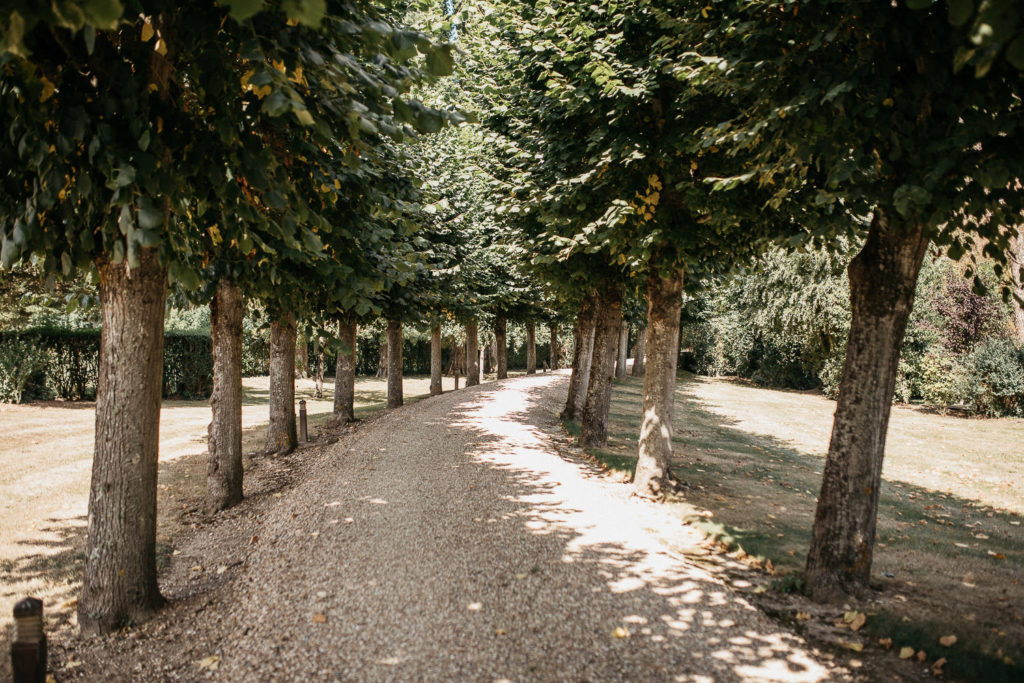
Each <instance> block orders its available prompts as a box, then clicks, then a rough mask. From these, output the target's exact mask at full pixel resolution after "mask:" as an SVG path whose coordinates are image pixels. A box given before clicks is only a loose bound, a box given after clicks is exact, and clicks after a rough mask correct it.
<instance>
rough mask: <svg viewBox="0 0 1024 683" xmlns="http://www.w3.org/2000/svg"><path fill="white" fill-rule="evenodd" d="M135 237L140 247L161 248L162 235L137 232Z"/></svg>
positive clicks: (145, 231)
mask: <svg viewBox="0 0 1024 683" xmlns="http://www.w3.org/2000/svg"><path fill="white" fill-rule="evenodd" d="M134 237H135V241H136V243H138V245H139V246H140V247H146V248H155V247H159V246H160V235H158V234H157V233H155V232H153V231H152V230H137V231H136V232H135V235H134Z"/></svg>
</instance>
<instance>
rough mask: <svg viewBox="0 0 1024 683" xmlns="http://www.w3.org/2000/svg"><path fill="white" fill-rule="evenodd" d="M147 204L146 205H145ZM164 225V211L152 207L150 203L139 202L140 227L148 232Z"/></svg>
mask: <svg viewBox="0 0 1024 683" xmlns="http://www.w3.org/2000/svg"><path fill="white" fill-rule="evenodd" d="M144 204H145V205H144ZM163 225H164V212H163V210H161V209H159V208H157V207H155V206H152V205H151V204H150V203H149V202H148V201H147V202H141V201H140V202H139V227H141V228H145V229H146V230H154V229H156V228H162V227H163Z"/></svg>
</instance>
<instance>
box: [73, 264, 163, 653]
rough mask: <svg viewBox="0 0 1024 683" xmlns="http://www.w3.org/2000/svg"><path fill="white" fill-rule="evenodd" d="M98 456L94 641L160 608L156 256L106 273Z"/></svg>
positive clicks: (88, 551) (92, 556)
mask: <svg viewBox="0 0 1024 683" xmlns="http://www.w3.org/2000/svg"><path fill="white" fill-rule="evenodd" d="M99 273H100V285H99V293H100V304H101V306H102V315H103V327H102V332H101V333H100V359H99V380H98V383H97V388H96V435H95V444H96V451H95V456H94V458H93V465H92V483H91V486H90V490H89V532H88V537H87V539H86V545H85V570H84V574H83V577H82V594H81V597H80V598H79V601H78V623H79V624H80V626H81V629H82V632H83V633H87V634H93V633H102V632H109V631H113V630H116V629H118V628H120V627H121V626H123V625H124V624H126V623H128V622H139V621H142V620H144V619H145V617H146V616H148V615H149V614H150V613H151V612H152V611H153V610H155V609H157V608H158V607H160V605H161V604H162V603H163V598H162V597H161V596H160V591H159V589H158V587H157V582H156V482H157V459H158V444H159V432H160V397H161V392H162V389H163V386H162V385H163V381H162V372H163V349H164V302H165V300H166V294H167V270H166V268H165V267H164V266H162V265H161V264H160V262H159V258H158V256H157V253H156V251H155V250H153V249H142V250H141V253H140V256H139V265H138V267H136V268H129V267H128V265H127V263H120V264H113V263H110V262H104V263H101V264H100V265H99Z"/></svg>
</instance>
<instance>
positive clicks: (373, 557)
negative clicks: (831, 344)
mask: <svg viewBox="0 0 1024 683" xmlns="http://www.w3.org/2000/svg"><path fill="white" fill-rule="evenodd" d="M565 387H566V375H565V374H564V373H553V374H547V375H534V376H528V377H522V378H517V379H512V380H508V381H503V382H498V383H489V384H484V385H481V386H478V387H473V388H470V389H464V390H462V391H458V392H455V393H449V394H445V395H444V396H441V397H437V398H431V399H428V400H424V401H421V402H419V403H416V404H413V405H410V406H407V407H405V408H402V409H400V410H397V411H394V412H393V413H391V414H389V415H386V416H384V417H382V418H380V419H377V420H375V421H373V422H372V423H370V424H367V425H364V426H363V427H362V428H360V429H357V430H356V431H354V432H353V433H351V434H349V435H347V436H345V437H343V438H342V440H341V441H339V442H338V443H336V444H334V445H333V446H330V447H329V448H327V449H325V450H324V451H323V452H322V453H321V454H320V455H318V456H316V457H317V458H318V459H317V460H316V461H314V462H310V463H309V464H308V468H309V471H308V474H307V475H306V476H305V478H304V479H303V480H302V481H301V482H300V483H298V484H297V485H296V486H295V487H294V488H292V489H290V490H288V491H287V492H285V493H283V494H281V497H280V498H268V499H267V500H268V501H269V502H267V504H266V505H265V506H263V507H262V508H260V507H259V506H256V507H253V508H251V509H249V510H248V511H246V510H245V509H244V508H245V506H242V507H243V510H242V511H241V512H239V513H237V514H235V515H234V516H233V517H228V518H226V519H224V520H220V521H218V522H217V523H216V524H214V525H213V527H212V528H211V529H210V530H203V531H201V532H199V533H198V534H196V538H195V539H194V540H193V541H191V542H190V543H186V544H185V545H184V546H182V548H181V549H180V552H181V554H182V555H181V556H180V557H175V558H174V565H175V566H172V567H171V568H170V570H169V572H168V573H169V574H170V575H172V576H179V577H181V576H186V577H188V576H189V567H188V565H191V564H192V563H196V566H197V567H198V569H196V567H192V568H191V570H192V573H193V574H201V575H202V576H204V577H207V576H208V578H206V579H205V580H206V581H207V582H208V586H207V587H206V589H204V591H205V592H204V591H200V592H199V597H195V596H196V595H197V593H196V591H195V590H194V588H195V584H194V583H193V584H192V586H193V588H192V589H190V590H188V591H186V590H185V589H184V588H181V587H180V586H185V585H187V582H185V583H181V584H174V582H173V580H172V581H171V584H172V585H168V586H165V588H164V590H165V592H166V593H168V594H169V595H170V596H171V597H172V598H173V597H175V596H174V593H175V591H176V590H181V591H182V596H183V597H184V596H185V595H187V594H188V593H189V592H191V593H192V595H193V597H189V598H185V599H184V600H182V601H179V602H178V603H177V604H176V605H175V607H173V608H172V609H171V610H169V611H168V612H167V613H164V614H162V615H161V616H159V617H157V619H155V620H154V622H151V623H150V624H147V625H146V626H145V627H144V628H142V629H140V633H139V634H138V638H137V641H136V642H135V643H131V644H125V641H127V640H128V639H125V638H123V637H121V638H119V639H110V640H108V641H106V644H105V645H102V646H101V645H96V646H89V647H88V648H87V650H88V651H86V650H83V651H82V652H81V656H83V657H85V658H86V660H93V659H94V658H107V659H106V661H107V662H108V663H109V664H110V668H109V669H108V672H109V671H115V670H121V671H131V672H132V673H131V676H130V677H131V678H138V679H139V680H197V679H205V678H211V679H216V680H224V681H249V680H303V681H305V680H310V681H314V680H315V681H334V680H338V681H488V682H493V681H770V680H778V681H790V682H795V681H819V680H837V679H841V678H845V676H846V674H845V673H844V672H842V671H838V670H836V669H833V668H832V665H831V664H829V663H828V662H827V660H823V659H821V658H820V657H818V656H816V655H815V654H813V653H812V652H811V650H810V648H809V646H808V645H807V644H806V643H805V642H804V641H803V640H802V639H801V638H799V637H798V636H796V635H794V634H792V633H790V632H788V631H786V630H784V629H783V628H782V627H781V626H780V625H779V624H777V623H775V622H773V621H771V620H770V619H768V618H767V617H765V616H764V615H763V614H761V613H760V612H759V611H757V610H756V609H755V608H753V607H752V606H750V605H749V604H748V603H747V602H745V601H744V600H743V599H742V598H741V597H739V596H737V594H735V593H734V592H733V591H731V590H730V589H729V588H728V587H727V586H725V585H724V583H723V582H722V581H721V580H720V579H718V578H716V577H715V576H714V575H713V574H711V573H709V572H708V571H706V570H704V569H702V568H699V567H697V566H695V565H693V564H691V563H689V562H687V560H686V559H685V558H684V557H683V556H682V555H679V554H677V553H675V552H673V550H672V549H671V548H672V547H673V544H678V545H684V546H685V545H687V544H689V543H691V542H692V541H693V538H692V537H690V536H688V534H690V533H692V532H690V531H688V530H687V529H686V528H685V527H683V526H681V525H680V524H679V522H678V520H677V519H674V518H673V517H672V516H671V514H670V513H669V512H668V511H667V510H666V509H665V508H664V506H662V507H659V506H657V505H652V504H649V503H645V502H642V501H638V500H635V499H630V498H629V497H628V496H627V495H626V488H627V487H625V486H623V485H621V484H615V483H613V482H611V481H609V480H608V479H607V478H604V477H601V476H598V475H596V473H595V472H594V470H593V468H591V467H589V466H587V465H585V464H581V463H579V462H576V461H574V459H573V458H571V457H570V458H567V457H564V456H562V455H560V454H559V452H560V450H564V449H565V446H566V443H567V442H566V439H565V437H564V436H563V435H562V434H561V433H560V431H559V429H558V425H557V419H556V413H557V410H558V409H559V408H560V407H561V403H562V401H564V395H565ZM250 530H251V531H250ZM219 555H223V557H220V558H219V557H218V556H219ZM232 557H233V558H234V560H235V561H236V564H234V565H232V564H230V562H231V560H232ZM240 557H244V558H245V559H244V562H240V563H238V562H237V560H238V559H239V558H240ZM221 563H223V564H221ZM192 579H193V581H195V580H203V579H195V578H194V577H192ZM182 581H184V579H182ZM176 585H177V586H179V587H178V588H176V587H175V586H176ZM103 648H107V651H106V652H105V653H104V652H103ZM85 664H86V666H84V667H83V671H85V670H88V669H89V668H90V667H89V666H88V664H89V662H88V661H86V662H85Z"/></svg>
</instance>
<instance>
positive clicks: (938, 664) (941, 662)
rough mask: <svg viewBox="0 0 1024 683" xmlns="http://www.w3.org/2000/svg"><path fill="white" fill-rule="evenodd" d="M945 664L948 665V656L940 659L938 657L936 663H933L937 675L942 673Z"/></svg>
mask: <svg viewBox="0 0 1024 683" xmlns="http://www.w3.org/2000/svg"><path fill="white" fill-rule="evenodd" d="M945 665H946V658H945V657H940V658H939V659H936V660H935V663H934V664H932V673H933V674H935V675H936V676H941V675H942V667H944V666H945Z"/></svg>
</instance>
